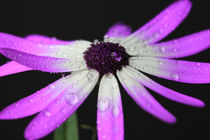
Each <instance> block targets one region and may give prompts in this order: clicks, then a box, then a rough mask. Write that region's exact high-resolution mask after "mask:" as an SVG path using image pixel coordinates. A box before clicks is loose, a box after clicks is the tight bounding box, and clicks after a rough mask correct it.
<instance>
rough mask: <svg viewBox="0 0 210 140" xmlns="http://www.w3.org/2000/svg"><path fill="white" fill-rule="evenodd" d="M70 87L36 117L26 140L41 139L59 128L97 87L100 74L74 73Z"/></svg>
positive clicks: (27, 131)
mask: <svg viewBox="0 0 210 140" xmlns="http://www.w3.org/2000/svg"><path fill="white" fill-rule="evenodd" d="M72 75H75V77H74V78H73V79H71V81H70V82H69V85H70V87H69V88H67V89H66V90H64V91H63V92H62V94H60V96H59V97H58V98H57V100H55V101H53V102H52V103H51V104H50V105H49V106H48V107H47V108H45V110H43V111H42V112H41V113H40V114H39V115H38V116H36V117H35V118H34V119H33V120H32V121H31V123H30V124H29V125H28V127H27V128H26V130H25V138H26V139H39V138H41V137H44V136H45V135H47V134H49V133H50V132H52V131H53V130H54V129H56V128H57V127H59V126H60V125H61V124H62V123H63V122H64V121H65V120H66V119H67V118H68V117H69V116H71V115H72V114H73V113H74V111H75V110H76V109H77V108H78V107H79V106H80V105H81V104H82V103H83V102H84V100H85V99H86V98H87V96H88V95H89V94H90V92H91V91H92V90H93V88H94V86H95V85H96V83H97V81H98V78H99V74H98V72H96V71H95V70H82V71H77V72H73V74H72Z"/></svg>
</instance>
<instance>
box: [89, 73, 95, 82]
mask: <svg viewBox="0 0 210 140" xmlns="http://www.w3.org/2000/svg"><path fill="white" fill-rule="evenodd" d="M95 76H96V73H95V71H92V70H90V71H89V72H88V74H87V79H88V81H89V82H91V81H93V79H94V77H95Z"/></svg>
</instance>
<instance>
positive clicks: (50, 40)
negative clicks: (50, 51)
mask: <svg viewBox="0 0 210 140" xmlns="http://www.w3.org/2000/svg"><path fill="white" fill-rule="evenodd" d="M25 39H27V40H30V41H33V42H36V43H41V44H49V45H69V44H71V43H73V42H74V41H64V40H57V39H56V38H55V37H47V36H43V35H37V34H33V35H28V36H26V37H25Z"/></svg>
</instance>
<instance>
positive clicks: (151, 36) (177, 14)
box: [125, 0, 192, 43]
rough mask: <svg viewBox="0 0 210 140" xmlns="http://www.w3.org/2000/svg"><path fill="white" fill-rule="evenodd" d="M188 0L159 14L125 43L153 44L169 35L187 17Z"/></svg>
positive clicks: (188, 9) (189, 6)
mask: <svg viewBox="0 0 210 140" xmlns="http://www.w3.org/2000/svg"><path fill="white" fill-rule="evenodd" d="M191 5H192V4H191V2H190V1H189V0H178V1H176V2H174V3H172V4H171V5H170V6H168V7H167V8H166V9H165V10H163V11H162V12H161V13H159V14H158V15H157V16H156V17H155V18H153V19H152V20H151V21H149V22H148V23H147V24H146V25H144V26H143V27H141V28H140V29H138V30H137V31H136V32H134V33H133V34H131V35H130V36H129V37H128V38H126V39H125V40H126V42H127V41H129V42H133V41H135V40H146V41H147V42H148V43H155V42H157V41H159V40H161V39H163V38H164V37H166V36H167V35H168V34H169V33H171V32H172V31H173V30H174V29H175V28H176V27H177V26H178V25H179V24H180V23H181V22H182V21H183V20H184V19H185V17H186V16H187V15H188V13H189V11H190V9H191Z"/></svg>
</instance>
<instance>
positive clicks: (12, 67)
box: [0, 61, 31, 77]
mask: <svg viewBox="0 0 210 140" xmlns="http://www.w3.org/2000/svg"><path fill="white" fill-rule="evenodd" d="M29 70H31V68H28V67H26V66H23V65H21V64H19V63H17V62H15V61H11V62H7V63H6V64H4V65H2V66H0V77H1V76H6V75H10V74H15V73H19V72H24V71H29Z"/></svg>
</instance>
